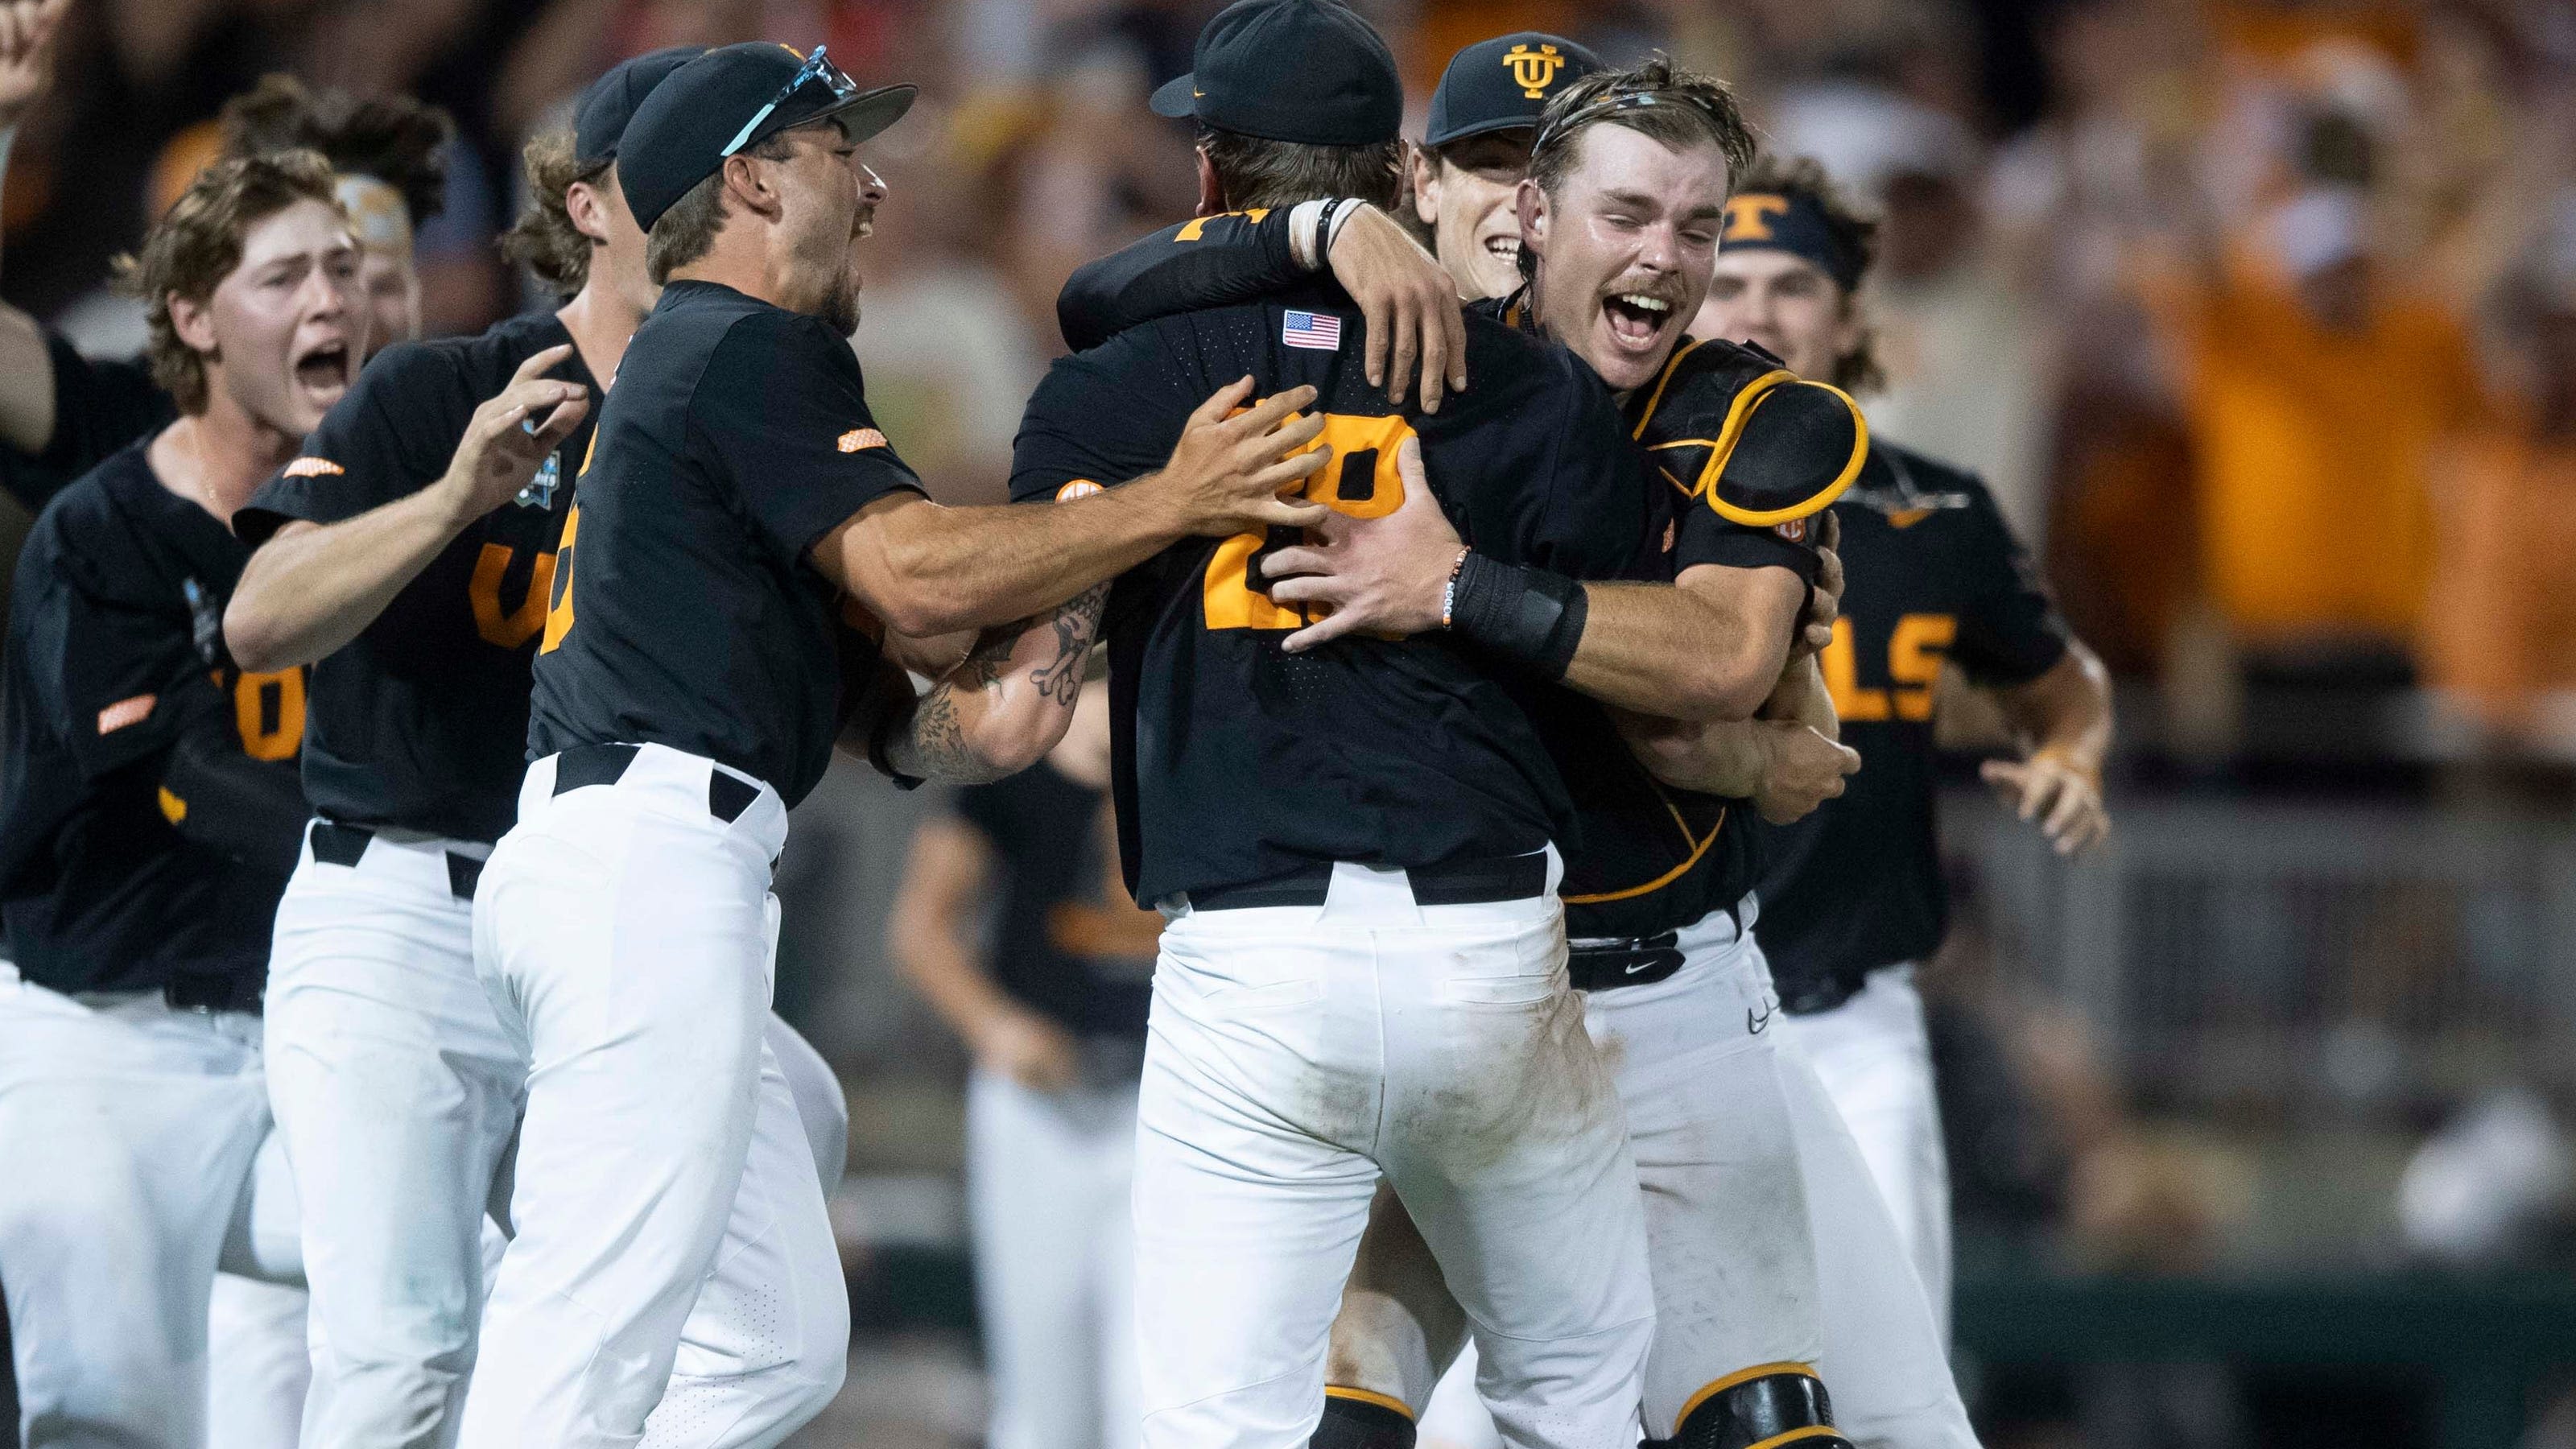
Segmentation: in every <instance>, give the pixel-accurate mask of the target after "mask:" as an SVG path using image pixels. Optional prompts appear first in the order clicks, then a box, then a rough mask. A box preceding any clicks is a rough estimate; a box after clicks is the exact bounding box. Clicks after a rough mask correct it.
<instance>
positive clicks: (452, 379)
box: [233, 312, 599, 841]
mask: <svg viewBox="0 0 2576 1449" xmlns="http://www.w3.org/2000/svg"><path fill="white" fill-rule="evenodd" d="M571 340H572V336H571V334H570V333H568V332H566V331H565V330H564V326H563V323H561V322H559V321H557V320H556V319H555V316H554V314H552V313H550V312H548V313H537V314H532V315H528V316H523V317H513V318H511V319H509V320H508V321H506V322H502V323H500V324H498V325H497V326H494V327H493V328H491V329H490V330H489V331H487V332H485V333H484V334H483V335H482V336H480V337H465V338H448V339H443V340H440V341H436V342H415V343H403V344H400V345H398V346H395V347H391V348H388V349H386V350H385V351H384V352H382V353H380V354H378V355H377V356H376V357H375V359H374V360H372V361H370V362H369V363H368V364H367V368H366V371H365V372H363V373H361V374H360V375H359V377H358V385H357V386H356V387H354V388H351V389H350V390H349V395H348V396H347V397H344V398H342V399H341V400H340V402H339V405H338V406H336V407H334V408H332V409H331V412H330V415H329V416H327V417H325V418H324V419H323V420H322V426H320V427H319V428H316V429H315V430H314V432H313V436H311V437H310V438H307V439H306V440H305V442H304V455H303V456H302V457H300V458H297V459H296V460H295V461H294V462H292V463H289V464H288V465H287V466H286V468H285V469H284V470H283V471H282V472H280V473H279V474H278V475H277V476H276V477H274V478H272V479H270V480H269V481H268V482H267V483H265V484H263V485H262V486H261V487H260V490H259V492H257V493H256V494H254V495H252V497H251V501H250V504H249V506H248V507H246V508H244V509H242V511H241V512H240V513H239V514H237V515H235V516H234V519H233V531H234V532H236V533H238V534H240V535H241V537H242V540H243V541H244V542H245V543H248V544H249V545H250V546H251V547H253V548H257V547H258V546H259V545H260V544H262V543H264V542H266V541H267V540H268V538H269V536H270V535H271V534H273V533H275V532H276V531H277V529H278V527H279V526H280V525H282V524H284V523H285V522H287V521H288V520H289V519H299V518H300V519H305V520H308V521H310V522H314V523H337V522H339V521H340V520H342V519H345V518H351V517H355V516H356V515H358V514H361V513H364V512H366V511H368V510H369V509H372V508H376V507H379V506H381V505H383V504H387V503H391V502H393V501H395V500H396V499H400V498H406V497H409V496H410V495H411V494H413V493H416V492H418V491H420V490H421V489H422V488H424V487H427V486H428V485H429V484H430V483H432V482H434V481H435V480H436V479H437V478H438V477H439V475H440V474H442V473H444V472H446V471H447V465H448V461H449V459H450V458H451V457H452V456H453V455H454V454H455V452H456V445H457V443H458V442H459V441H460V440H461V439H463V437H464V436H465V427H466V424H467V423H468V422H469V421H471V420H472V418H473V416H474V410H475V409H476V408H477V407H479V406H481V405H482V404H483V402H484V401H485V400H486V399H488V398H490V397H492V396H493V395H495V394H497V393H499V392H500V391H501V390H502V389H503V388H504V387H507V386H508V385H509V382H510V377H511V375H512V374H513V373H515V372H517V371H518V369H519V364H520V363H522V362H525V361H527V360H528V358H529V357H530V356H532V355H534V354H536V353H539V352H543V351H544V350H546V349H547V348H549V347H556V346H560V345H562V344H564V343H566V342H569V341H571ZM549 375H550V376H554V377H559V378H562V379H564V380H566V381H570V382H578V383H581V384H582V385H584V386H585V387H589V388H590V389H591V396H592V404H591V406H592V412H591V416H590V417H588V418H585V419H584V420H583V422H582V426H581V427H580V428H578V429H576V430H575V431H574V432H573V435H572V436H571V437H569V438H567V439H565V440H564V442H563V445H562V446H561V447H559V448H558V449H556V451H555V453H554V455H553V456H552V457H549V458H548V459H547V460H546V461H545V463H544V464H543V465H542V466H541V467H540V468H539V470H538V472H537V475H536V477H535V479H534V480H532V481H531V482H530V483H529V485H528V486H527V487H526V488H525V489H523V490H521V492H520V493H519V496H518V497H517V498H515V499H513V500H512V501H510V502H508V503H505V504H503V505H501V506H500V507H499V508H496V509H494V510H493V511H492V512H490V513H488V514H485V515H484V516H483V517H482V518H481V519H479V520H477V521H476V522H474V523H472V524H469V525H467V527H466V528H465V531H464V532H462V533H460V534H458V535H457V536H456V538H455V539H454V541H452V542H450V543H449V544H448V545H447V547H446V549H444V550H443V551H441V552H440V554H439V555H438V557H436V558H435V559H432V560H431V561H430V563H429V566H428V567H427V568H425V569H422V570H421V571H420V574H419V576H418V577H416V578H414V579H413V580H412V581H411V582H410V583H409V584H407V585H405V586H404V587H403V590H402V592H400V593H398V594H396V595H395V596H394V599H393V602H392V603H390V604H388V605H386V606H385V611H384V612H383V613H381V614H379V615H377V616H376V619H375V621H374V622H373V623H371V624H369V625H368V626H367V627H366V629H365V630H364V631H363V632H362V633H360V634H359V635H358V637H357V638H355V639H353V640H351V641H349V643H348V644H347V645H346V646H344V647H343V648H341V649H339V650H337V651H335V652H334V653H333V654H332V655H331V656H330V657H329V658H326V659H324V660H322V661H321V662H320V663H318V664H316V665H314V666H313V685H312V693H311V695H310V697H309V698H308V700H307V702H306V723H307V728H308V737H307V738H306V740H305V742H304V792H305V794H306V795H307V796H309V797H310V798H311V799H312V801H313V808H314V809H315V810H317V811H319V812H321V813H322V814H323V815H326V816H328V817H330V818H331V819H334V820H339V821H345V822H347V823H350V824H354V825H371V826H386V825H390V826H398V827H401V828H403V829H407V830H417V831H423V832H426V833H428V834H431V835H444V836H450V837H454V838H458V839H464V840H485V841H489V840H498V839H500V837H501V833H502V832H503V831H505V830H508V829H509V828H510V824H511V822H512V821H513V820H514V819H515V818H516V817H517V811H518V793H519V781H520V778H521V777H522V776H523V775H525V774H526V773H527V744H528V687H529V685H528V667H529V664H530V661H532V660H534V659H535V658H536V653H537V638H538V636H539V635H540V634H541V633H542V632H544V629H545V622H546V603H547V595H548V594H549V593H550V592H551V586H552V584H553V582H554V573H555V545H556V541H557V540H558V539H560V538H561V537H562V536H563V523H564V519H565V517H566V516H567V515H568V514H569V513H570V512H571V510H572V480H573V475H574V474H575V473H577V472H579V471H580V464H581V459H582V455H583V452H584V450H586V449H587V448H588V447H589V446H590V429H591V424H592V421H593V420H594V419H596V417H597V416H598V406H599V403H598V385H597V383H596V381H595V380H594V379H593V378H592V377H591V375H590V370H589V369H588V368H586V367H584V366H583V365H582V362H581V354H580V353H578V352H575V353H574V354H573V355H572V356H571V357H569V358H567V359H565V361H564V362H563V364H562V365H561V366H560V367H558V368H557V369H556V370H555V371H554V372H553V373H551V374H549Z"/></svg>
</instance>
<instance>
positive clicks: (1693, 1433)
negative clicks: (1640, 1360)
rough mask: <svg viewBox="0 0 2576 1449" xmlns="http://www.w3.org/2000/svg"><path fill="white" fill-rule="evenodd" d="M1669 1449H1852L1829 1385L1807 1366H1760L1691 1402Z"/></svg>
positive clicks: (1665, 1441) (1663, 1442) (1715, 1385)
mask: <svg viewBox="0 0 2576 1449" xmlns="http://www.w3.org/2000/svg"><path fill="white" fill-rule="evenodd" d="M1646 1442H1647V1443H1648V1444H1651V1445H1659V1446H1664V1449H1792V1446H1794V1449H1853V1446H1852V1441H1850V1440H1849V1439H1846V1438H1844V1437H1843V1436H1842V1434H1841V1433H1840V1432H1838V1431H1837V1430H1836V1429H1835V1428H1834V1406H1833V1402H1832V1401H1831V1400H1830V1399H1828V1398H1826V1397H1825V1383H1824V1380H1822V1379H1820V1378H1817V1377H1816V1371H1815V1370H1814V1369H1812V1368H1810V1367H1808V1366H1807V1365H1805V1364H1802V1363H1766V1364H1757V1365H1755V1366H1754V1367H1752V1368H1749V1369H1746V1370H1744V1371H1743V1372H1741V1373H1732V1374H1728V1375H1727V1376H1726V1377H1725V1378H1722V1379H1719V1380H1718V1381H1717V1382H1716V1383H1713V1384H1710V1385H1709V1386H1708V1387H1707V1388H1704V1389H1702V1390H1700V1391H1699V1392H1698V1393H1697V1394H1694V1395H1692V1396H1691V1401H1690V1405H1689V1407H1687V1408H1685V1409H1683V1410H1682V1422H1681V1427H1679V1428H1678V1429H1675V1430H1674V1431H1673V1437H1671V1438H1670V1439H1650V1440H1647V1441H1646Z"/></svg>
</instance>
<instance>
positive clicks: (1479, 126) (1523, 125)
mask: <svg viewBox="0 0 2576 1449" xmlns="http://www.w3.org/2000/svg"><path fill="white" fill-rule="evenodd" d="M1496 131H1527V132H1529V133H1530V139H1531V140H1533V141H1535V140H1537V139H1538V122H1537V121H1535V120H1532V119H1530V118H1529V117H1526V116H1503V117H1499V118H1497V119H1495V120H1491V121H1479V122H1477V123H1476V124H1474V125H1472V126H1459V127H1456V128H1454V129H1451V130H1447V131H1443V132H1441V133H1440V134H1439V135H1437V136H1424V137H1423V138H1422V144H1423V145H1425V146H1428V147H1430V148H1431V149H1432V150H1434V151H1437V150H1439V149H1440V148H1441V147H1443V146H1446V145H1448V144H1449V143H1450V142H1452V141H1464V140H1466V139H1467V138H1468V137H1470V136H1490V135H1492V134H1493V133H1495V132H1496Z"/></svg>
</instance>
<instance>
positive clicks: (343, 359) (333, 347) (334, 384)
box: [293, 337, 357, 412]
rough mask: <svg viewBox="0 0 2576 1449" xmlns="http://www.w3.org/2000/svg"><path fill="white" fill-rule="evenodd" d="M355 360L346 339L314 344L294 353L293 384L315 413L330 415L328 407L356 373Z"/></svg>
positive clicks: (344, 389) (325, 340)
mask: <svg viewBox="0 0 2576 1449" xmlns="http://www.w3.org/2000/svg"><path fill="white" fill-rule="evenodd" d="M356 357H357V354H356V353H355V351H353V350H352V349H351V348H350V346H349V342H348V339H347V338H344V337H330V338H325V339H323V340H322V341H319V342H315V343H313V344H312V345H310V346H308V347H306V348H304V349H303V350H301V351H299V352H297V353H296V354H295V360H294V364H293V367H294V372H295V385H296V387H297V388H298V389H299V390H301V391H302V392H303V394H304V396H305V399H306V400H307V401H309V402H310V403H312V405H313V406H314V408H315V409H316V410H317V411H320V412H329V411H330V410H331V405H332V404H333V403H336V402H338V401H339V400H340V397H341V395H342V394H343V393H346V392H347V391H348V390H349V382H350V379H351V376H352V375H353V374H354V373H355V372H356V371H357V366H356Z"/></svg>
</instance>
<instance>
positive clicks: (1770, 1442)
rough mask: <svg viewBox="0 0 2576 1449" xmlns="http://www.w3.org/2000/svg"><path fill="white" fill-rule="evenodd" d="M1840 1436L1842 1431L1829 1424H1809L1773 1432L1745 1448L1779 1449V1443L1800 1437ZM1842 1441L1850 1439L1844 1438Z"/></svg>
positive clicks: (1786, 1442)
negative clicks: (1801, 1427) (1781, 1431)
mask: <svg viewBox="0 0 2576 1449" xmlns="http://www.w3.org/2000/svg"><path fill="white" fill-rule="evenodd" d="M1842 1437H1843V1431H1842V1430H1840V1429H1837V1428H1835V1427H1834V1426H1833V1425H1831V1424H1809V1425H1807V1426H1806V1427H1805V1428H1803V1429H1792V1430H1790V1431H1789V1432H1788V1433H1786V1434H1774V1435H1772V1436H1771V1437H1770V1438H1768V1439H1764V1440H1762V1441H1760V1442H1758V1443H1755V1444H1749V1445H1746V1446H1745V1449H1779V1446H1780V1445H1783V1444H1795V1443H1797V1442H1798V1441H1799V1440H1801V1439H1841V1438H1842ZM1843 1442H1845V1443H1849V1442H1851V1441H1849V1440H1847V1439H1846V1440H1844V1441H1843Z"/></svg>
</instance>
